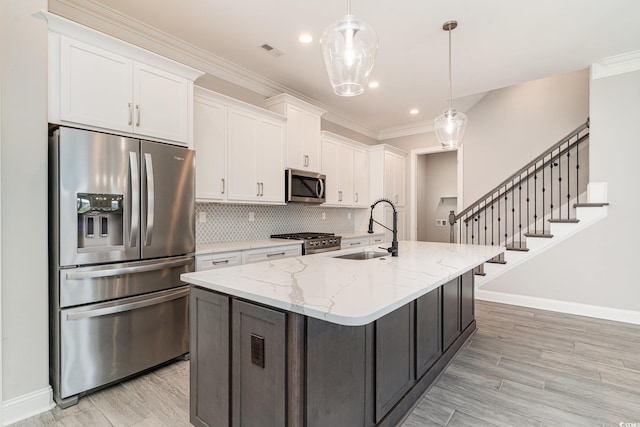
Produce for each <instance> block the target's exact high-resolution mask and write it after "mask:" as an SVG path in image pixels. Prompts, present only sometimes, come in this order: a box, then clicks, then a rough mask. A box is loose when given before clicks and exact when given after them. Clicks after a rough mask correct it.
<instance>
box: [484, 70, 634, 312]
mask: <svg viewBox="0 0 640 427" xmlns="http://www.w3.org/2000/svg"><path fill="white" fill-rule="evenodd" d="M590 110H591V136H590V166H589V168H590V175H591V181H592V182H607V183H608V200H609V203H610V204H611V205H610V206H609V207H608V216H607V217H606V218H604V219H603V220H601V221H599V222H598V223H596V224H594V225H592V226H591V227H589V228H587V229H585V230H583V231H582V232H580V233H578V234H577V235H575V236H573V237H572V238H570V239H567V240H565V241H564V242H562V243H560V244H558V245H557V246H554V247H553V248H551V249H549V250H548V251H546V252H544V253H542V254H540V255H538V256H537V257H535V258H534V259H532V260H530V261H529V262H527V263H525V264H523V265H521V266H519V267H516V268H514V269H513V270H511V271H509V272H507V273H505V274H504V275H502V276H500V277H498V278H496V279H495V280H493V281H491V282H489V283H487V284H486V285H484V286H483V287H482V289H484V290H489V291H497V292H506V293H511V294H516V295H525V296H533V297H540V298H549V299H555V300H560V301H568V302H578V303H583V304H591V305H596V306H601V307H610V308H614V309H623V310H631V311H636V312H639V311H640V286H638V278H637V272H636V271H635V263H636V262H637V258H638V256H637V255H638V250H637V242H638V241H640V229H639V228H638V227H634V225H633V224H634V223H633V220H634V219H636V218H637V216H638V212H640V192H638V188H637V186H638V183H640V168H638V159H640V145H639V144H638V127H637V125H636V123H637V121H638V117H640V71H636V72H633V73H627V74H622V75H618V76H612V77H606V78H602V79H597V80H592V81H591V95H590Z"/></svg>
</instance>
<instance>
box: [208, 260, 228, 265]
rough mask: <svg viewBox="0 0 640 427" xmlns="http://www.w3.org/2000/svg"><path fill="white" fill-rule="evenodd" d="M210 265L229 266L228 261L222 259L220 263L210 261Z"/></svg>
mask: <svg viewBox="0 0 640 427" xmlns="http://www.w3.org/2000/svg"><path fill="white" fill-rule="evenodd" d="M211 264H212V265H220V264H229V260H228V259H223V260H222V261H211Z"/></svg>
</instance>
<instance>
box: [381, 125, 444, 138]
mask: <svg viewBox="0 0 640 427" xmlns="http://www.w3.org/2000/svg"><path fill="white" fill-rule="evenodd" d="M428 132H433V122H432V121H429V122H421V123H413V124H410V125H405V126H396V127H391V128H387V129H382V130H381V131H380V132H379V133H378V140H379V141H384V140H387V139H392V138H400V137H402V136H410V135H419V134H422V133H428Z"/></svg>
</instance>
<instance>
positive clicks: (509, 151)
mask: <svg viewBox="0 0 640 427" xmlns="http://www.w3.org/2000/svg"><path fill="white" fill-rule="evenodd" d="M467 116H468V125H467V130H466V133H465V137H464V205H465V207H466V206H468V205H469V204H471V203H473V202H474V201H475V200H476V199H477V198H478V197H480V196H482V195H483V194H485V193H486V192H487V191H489V190H490V189H491V188H493V187H494V186H496V185H498V184H499V183H500V182H501V181H502V180H504V179H506V178H507V177H508V176H509V175H511V174H512V173H514V172H515V171H516V170H518V169H519V168H520V167H522V166H524V165H525V164H526V163H527V162H528V161H530V160H532V159H534V158H535V157H536V156H537V155H539V154H540V153H542V152H543V151H544V150H545V149H547V148H549V147H550V146H552V145H553V144H554V143H555V142H557V141H559V140H560V139H561V138H562V137H564V136H565V135H566V134H568V133H569V132H571V131H572V130H573V129H575V128H576V127H578V126H579V125H580V124H582V123H584V122H585V121H586V119H587V117H588V116H589V72H588V70H582V71H577V72H573V73H568V74H562V75H558V76H553V77H547V78H544V79H540V80H534V81H531V82H527V83H523V84H520V85H516V86H512V87H508V88H504V89H498V90H494V91H492V92H489V93H488V94H487V95H486V96H485V97H484V98H483V99H482V100H481V101H480V102H478V103H477V104H476V105H475V106H474V107H473V108H472V109H471V110H470V111H469V112H468V113H467Z"/></svg>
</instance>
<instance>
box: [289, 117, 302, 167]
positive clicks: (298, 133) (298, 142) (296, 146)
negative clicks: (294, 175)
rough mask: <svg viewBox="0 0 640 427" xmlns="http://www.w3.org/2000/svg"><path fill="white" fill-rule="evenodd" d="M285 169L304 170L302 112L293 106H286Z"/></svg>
mask: <svg viewBox="0 0 640 427" xmlns="http://www.w3.org/2000/svg"><path fill="white" fill-rule="evenodd" d="M286 116H287V161H286V164H287V167H288V168H291V169H304V168H305V164H306V158H305V154H304V141H303V140H302V138H303V135H304V123H303V121H304V111H303V110H302V109H301V108H298V107H296V106H294V105H287V110H286Z"/></svg>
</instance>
